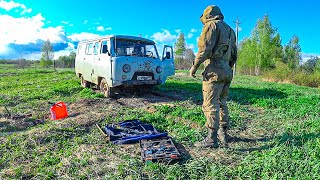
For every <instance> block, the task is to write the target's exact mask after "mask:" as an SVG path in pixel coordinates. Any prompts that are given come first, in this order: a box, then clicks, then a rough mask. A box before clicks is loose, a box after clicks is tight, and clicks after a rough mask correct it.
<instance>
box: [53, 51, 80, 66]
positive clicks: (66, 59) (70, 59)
mask: <svg viewBox="0 0 320 180" xmlns="http://www.w3.org/2000/svg"><path fill="white" fill-rule="evenodd" d="M75 59H76V53H75V52H70V54H69V55H68V56H60V57H59V58H58V60H57V62H56V65H57V67H59V68H74V64H75Z"/></svg>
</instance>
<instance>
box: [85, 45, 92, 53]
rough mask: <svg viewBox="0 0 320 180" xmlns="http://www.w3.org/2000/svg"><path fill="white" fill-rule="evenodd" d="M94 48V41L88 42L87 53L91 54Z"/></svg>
mask: <svg viewBox="0 0 320 180" xmlns="http://www.w3.org/2000/svg"><path fill="white" fill-rule="evenodd" d="M92 50H93V43H90V44H87V49H86V54H87V55H91V54H92Z"/></svg>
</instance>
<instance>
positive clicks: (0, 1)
mask: <svg viewBox="0 0 320 180" xmlns="http://www.w3.org/2000/svg"><path fill="white" fill-rule="evenodd" d="M0 8H1V9H4V10H6V11H11V10H12V9H16V8H20V9H22V10H23V11H22V12H21V15H23V14H26V13H31V12H32V9H31V8H27V7H26V6H25V5H24V4H20V3H16V2H14V1H12V0H11V1H4V0H0ZM15 11H16V12H19V11H18V10H15Z"/></svg>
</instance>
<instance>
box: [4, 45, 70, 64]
mask: <svg viewBox="0 0 320 180" xmlns="http://www.w3.org/2000/svg"><path fill="white" fill-rule="evenodd" d="M41 52H42V54H41V58H40V60H33V61H28V60H26V59H24V58H21V59H17V60H5V59H2V60H0V64H13V65H15V66H16V67H17V68H26V67H41V68H49V67H53V68H54V69H55V68H74V66H75V59H76V53H75V52H73V51H71V52H70V54H69V55H63V56H60V57H59V58H58V59H56V60H54V59H53V58H54V49H53V46H52V44H51V42H50V40H49V39H48V40H47V41H44V42H43V44H42V47H41Z"/></svg>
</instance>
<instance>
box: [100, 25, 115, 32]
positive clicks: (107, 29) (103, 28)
mask: <svg viewBox="0 0 320 180" xmlns="http://www.w3.org/2000/svg"><path fill="white" fill-rule="evenodd" d="M110 30H112V28H111V27H107V28H105V27H103V26H98V27H97V31H100V32H104V31H110Z"/></svg>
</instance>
